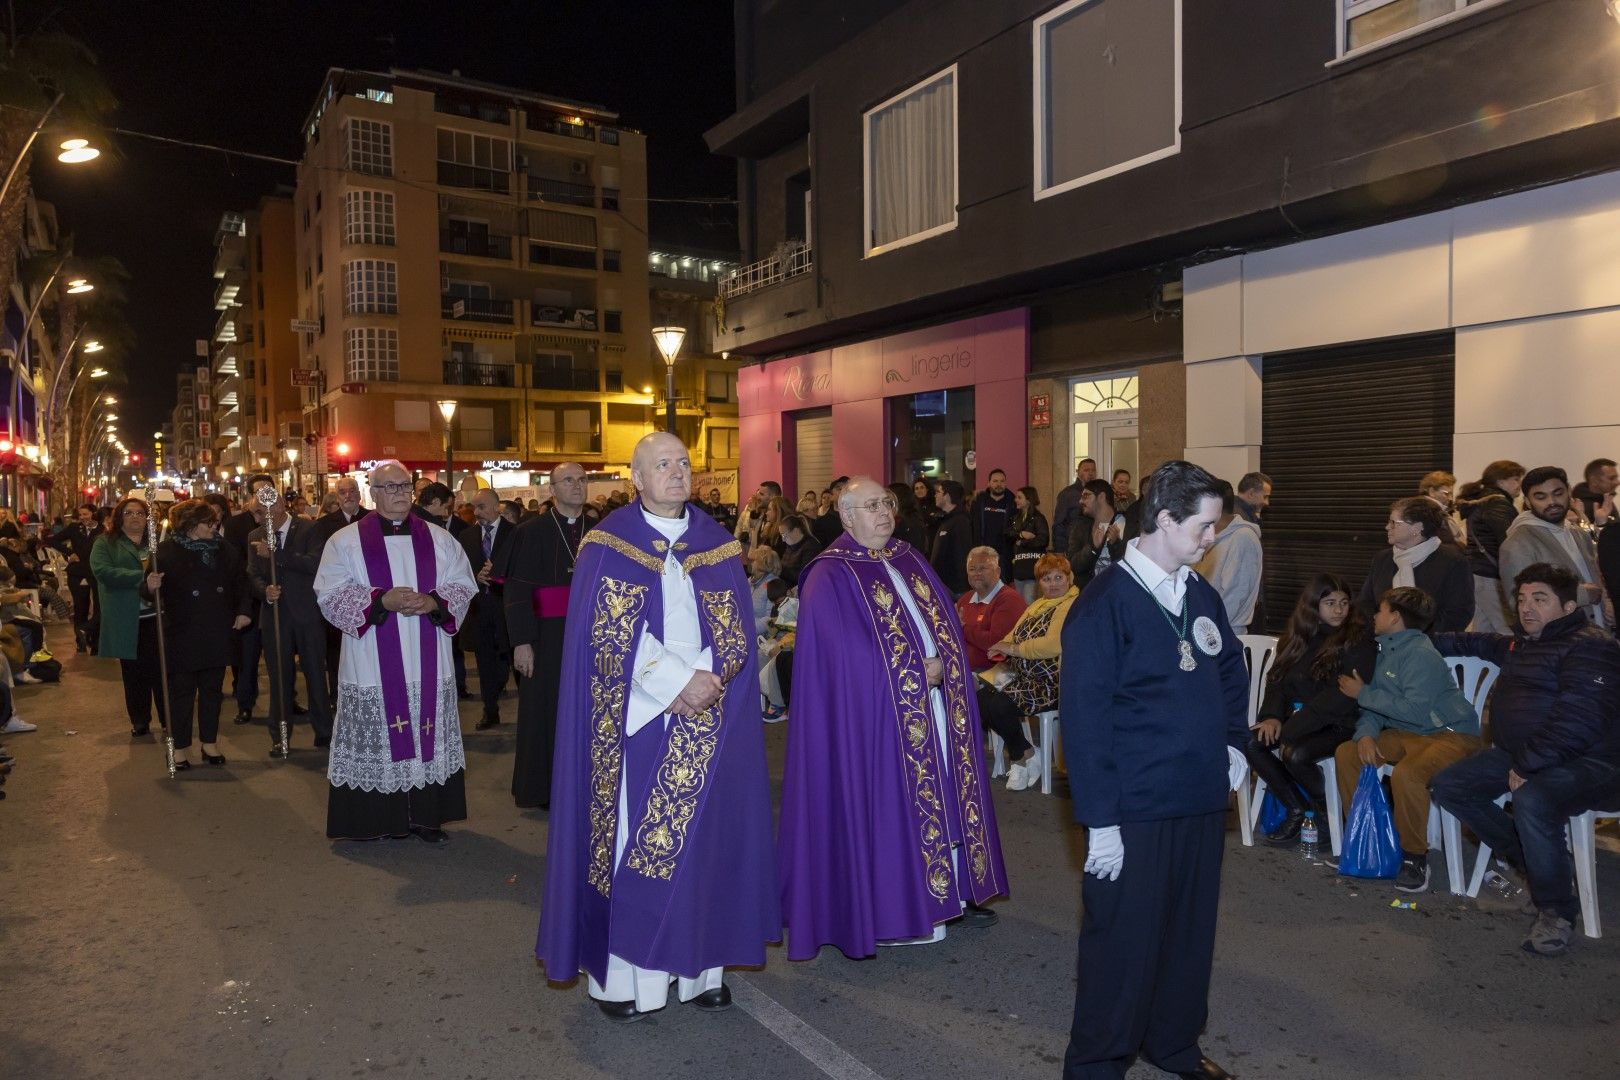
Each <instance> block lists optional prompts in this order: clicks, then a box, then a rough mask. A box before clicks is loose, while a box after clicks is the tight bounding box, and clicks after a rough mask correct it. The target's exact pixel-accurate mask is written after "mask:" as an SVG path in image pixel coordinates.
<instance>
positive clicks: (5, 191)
mask: <svg viewBox="0 0 1620 1080" xmlns="http://www.w3.org/2000/svg"><path fill="white" fill-rule="evenodd" d="M64 96H65V95H62V94H57V95H56V100H55V101H52V102H51V103H50V105H49V107H47V108H46V110H45V111H44V112H43V113H41V114H40V116H39V123H37V124H35V125H34V130H33V131H30V132H29V133H28V139H27V141H26V142H24V143H23V146H22V149H21V150H19V151H17V157H16V159H15V160H14V161H12V163H11V169H10V170H9V171H8V172H7V173H6V181H5V183H3V184H0V207H3V206H5V203H6V196H7V195H9V194H11V182H12V181H13V180H15V179H17V170H18V169H19V168H20V167H21V166H22V163H23V160H24V159H26V158H27V157H28V151H30V150H32V149H33V147H34V140H35V139H37V138H39V133H40V132H42V131H44V130H45V125H46V124H47V123H49V122H50V119H51V114H52V113H54V112H55V111H56V107H57V106H58V105H60V104H62V98H63V97H64ZM61 151H62V152H61V153H59V154H57V155H56V160H57V161H60V162H63V163H64V164H67V165H78V164H80V163H82V162H86V161H94V160H95V159H96V158H98V157H100V156H101V151H100V150H97V149H96V148H95V147H93V146H91V145H90V140H88V139H68V140H66V141H65V142H63V143H62V146H61Z"/></svg>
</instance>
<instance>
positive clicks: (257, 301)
mask: <svg viewBox="0 0 1620 1080" xmlns="http://www.w3.org/2000/svg"><path fill="white" fill-rule="evenodd" d="M260 269H261V270H262V269H263V267H260ZM253 306H254V307H255V308H257V309H258V310H260V311H263V310H264V282H262V281H261V282H259V283H258V284H256V285H255V286H253Z"/></svg>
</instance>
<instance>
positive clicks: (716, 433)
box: [709, 427, 742, 461]
mask: <svg viewBox="0 0 1620 1080" xmlns="http://www.w3.org/2000/svg"><path fill="white" fill-rule="evenodd" d="M741 446H742V439H741V438H739V432H738V430H737V429H736V428H734V427H722V428H710V429H709V459H710V460H711V461H712V460H714V459H716V458H718V459H719V460H721V461H736V460H737V459H738V458H739V457H740V456H741V454H740V453H739V450H740V448H741Z"/></svg>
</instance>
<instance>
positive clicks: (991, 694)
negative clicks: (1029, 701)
mask: <svg viewBox="0 0 1620 1080" xmlns="http://www.w3.org/2000/svg"><path fill="white" fill-rule="evenodd" d="M974 682H976V683H978V684H979V689H978V696H979V722H980V723H981V724H983V725H984V727H985V729H986V730H988V731H993V732H995V733H996V734H997V735H1000V736H1001V741H1002V742H1004V743H1006V744H1007V761H1008V762H1009V763H1013V762H1018V761H1022V760H1024V755H1025V754H1027V753H1029V749H1030V747H1029V740H1028V739H1026V738H1024V710H1023V709H1020V708H1019V707H1018V703H1017V702H1016V701H1014V700H1013V699H1012V698H1010V697H1008V696H1007V695H1006V694H1003V693H1002V692H1001V691H1000V690H997V689H994V688H993V687H991V686H989V685H987V684H986V683H985V681H984V680H983V679H975V680H974Z"/></svg>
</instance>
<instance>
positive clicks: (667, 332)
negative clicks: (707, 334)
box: [652, 326, 686, 435]
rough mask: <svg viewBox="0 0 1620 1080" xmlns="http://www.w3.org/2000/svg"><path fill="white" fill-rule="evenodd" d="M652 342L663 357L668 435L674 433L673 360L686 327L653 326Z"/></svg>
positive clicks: (679, 350) (665, 423)
mask: <svg viewBox="0 0 1620 1080" xmlns="http://www.w3.org/2000/svg"><path fill="white" fill-rule="evenodd" d="M652 336H653V341H654V342H656V343H657V345H658V351H659V352H660V353H662V354H663V356H664V376H665V378H664V425H665V430H667V431H668V432H669V433H670V434H672V435H673V434H674V433H675V358H676V357H678V356H679V355H680V352H681V342H683V341H685V340H686V327H684V326H655V327H653V332H652Z"/></svg>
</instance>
